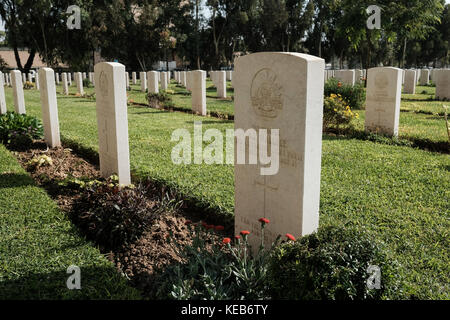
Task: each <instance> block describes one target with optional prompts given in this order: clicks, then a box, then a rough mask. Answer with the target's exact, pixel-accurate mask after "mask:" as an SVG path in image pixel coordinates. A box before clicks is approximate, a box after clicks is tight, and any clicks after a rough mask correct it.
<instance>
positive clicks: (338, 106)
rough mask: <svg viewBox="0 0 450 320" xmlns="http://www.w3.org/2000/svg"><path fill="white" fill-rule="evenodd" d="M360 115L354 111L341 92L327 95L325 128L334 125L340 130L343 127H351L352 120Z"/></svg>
mask: <svg viewBox="0 0 450 320" xmlns="http://www.w3.org/2000/svg"><path fill="white" fill-rule="evenodd" d="M358 117H359V116H358V114H357V113H354V112H353V111H352V109H351V108H350V106H349V105H347V103H346V102H345V101H344V100H343V98H342V97H341V95H340V94H338V95H336V94H334V93H332V94H331V95H330V96H329V97H325V99H324V101H323V127H324V130H327V129H330V128H332V127H335V128H336V129H338V130H339V129H340V128H342V127H349V126H350V125H351V121H352V120H353V119H354V118H358Z"/></svg>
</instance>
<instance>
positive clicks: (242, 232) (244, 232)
mask: <svg viewBox="0 0 450 320" xmlns="http://www.w3.org/2000/svg"><path fill="white" fill-rule="evenodd" d="M249 234H250V231H247V230H242V231H241V235H243V236H248V235H249Z"/></svg>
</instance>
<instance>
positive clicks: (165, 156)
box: [7, 91, 450, 298]
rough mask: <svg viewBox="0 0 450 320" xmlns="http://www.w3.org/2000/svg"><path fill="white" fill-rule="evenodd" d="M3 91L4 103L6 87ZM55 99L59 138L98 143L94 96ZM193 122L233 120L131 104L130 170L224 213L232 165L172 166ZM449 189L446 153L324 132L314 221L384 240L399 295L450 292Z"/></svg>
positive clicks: (211, 124)
mask: <svg viewBox="0 0 450 320" xmlns="http://www.w3.org/2000/svg"><path fill="white" fill-rule="evenodd" d="M7 96H8V105H9V108H10V109H11V108H12V99H11V95H10V91H7ZM25 99H26V102H27V110H28V113H29V114H33V115H36V116H39V117H40V106H39V98H38V95H37V94H36V93H35V92H32V91H26V98H25ZM58 103H59V117H60V121H61V132H62V134H63V137H64V138H65V139H66V140H72V141H77V142H79V143H80V144H81V145H83V146H85V147H87V148H91V149H93V150H97V149H98V147H97V130H96V115H95V103H94V102H93V101H92V100H88V99H81V98H75V97H61V96H60V97H59V99H58ZM413 116H418V114H413ZM194 121H203V127H204V128H203V129H204V130H205V129H208V128H217V129H219V130H220V131H222V132H223V131H224V130H225V129H227V128H232V127H233V122H232V121H221V120H219V119H214V118H205V117H198V116H193V115H189V114H185V113H179V112H174V113H172V112H166V111H162V110H154V109H147V108H141V107H130V108H129V135H130V152H131V166H132V169H133V171H134V172H135V173H136V174H138V175H140V176H149V177H151V178H153V179H156V180H159V181H161V182H163V183H165V184H167V185H169V186H173V187H175V188H177V189H178V190H181V191H182V192H183V193H185V194H186V195H189V196H190V197H193V198H194V199H195V200H196V201H198V202H199V203H201V204H203V205H207V206H210V207H211V208H213V209H214V210H216V211H222V212H224V213H228V214H230V215H231V214H232V213H233V204H234V186H233V167H232V166H229V165H183V166H177V165H174V164H173V163H172V161H171V157H170V154H171V150H172V147H173V146H174V145H175V144H176V142H171V141H170V138H171V134H172V132H173V130H175V129H179V128H186V129H188V130H189V131H190V132H192V131H193V122H194ZM449 190H450V157H449V156H448V155H445V154H436V153H430V152H426V151H422V150H417V149H413V148H409V147H397V146H388V145H382V144H376V143H373V142H369V141H361V140H354V139H343V138H340V139H337V138H331V137H327V136H325V137H324V142H323V163H322V181H321V206H320V224H321V225H331V224H333V225H339V224H345V223H350V224H354V225H357V226H360V227H365V228H366V229H368V230H369V231H370V232H373V234H374V237H376V238H378V239H381V240H384V241H386V242H387V243H388V245H389V247H390V249H391V250H392V252H393V255H392V257H395V258H396V259H397V260H398V261H399V263H400V270H399V274H400V276H401V278H402V279H403V280H404V281H405V285H404V292H401V293H400V295H401V296H402V297H407V298H409V297H411V295H413V296H416V297H418V298H450V295H449V292H450V279H449V274H450V272H449V271H450V267H449V266H450V264H449V262H450V261H449V250H448V248H449V247H450V246H449V237H448V232H449V230H450V223H449V205H448V203H449V202H448V200H449V196H450V193H449V192H450V191H449Z"/></svg>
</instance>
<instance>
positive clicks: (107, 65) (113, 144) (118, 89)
mask: <svg viewBox="0 0 450 320" xmlns="http://www.w3.org/2000/svg"><path fill="white" fill-rule="evenodd" d="M94 71H95V83H97V86H96V87H95V96H96V105H97V124H98V142H99V156H100V171H101V174H102V176H103V177H109V176H111V175H113V174H117V175H118V176H119V183H120V184H124V185H128V184H130V183H131V177H130V154H129V145H128V115H127V95H126V88H125V85H126V81H125V66H124V65H122V64H120V63H115V62H100V63H98V64H96V65H95V67H94Z"/></svg>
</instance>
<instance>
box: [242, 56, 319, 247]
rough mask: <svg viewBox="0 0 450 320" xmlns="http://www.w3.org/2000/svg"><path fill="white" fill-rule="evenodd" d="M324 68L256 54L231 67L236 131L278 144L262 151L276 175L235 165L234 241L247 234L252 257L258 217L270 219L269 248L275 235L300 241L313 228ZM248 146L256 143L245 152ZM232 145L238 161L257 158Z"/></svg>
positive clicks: (313, 61)
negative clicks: (254, 133)
mask: <svg viewBox="0 0 450 320" xmlns="http://www.w3.org/2000/svg"><path fill="white" fill-rule="evenodd" d="M324 68H325V62H324V60H323V59H321V58H318V57H314V56H311V55H307V54H300V53H284V52H283V53H281V52H262V53H255V54H251V55H247V56H243V57H240V58H237V59H236V60H235V71H234V80H233V81H234V83H235V96H234V97H235V129H236V130H237V129H243V130H244V131H246V130H249V129H254V130H257V132H258V130H259V129H267V130H268V131H267V136H268V137H270V136H271V134H272V132H273V130H279V141H277V140H278V139H275V140H274V141H271V139H270V138H268V143H267V145H271V147H270V149H271V150H270V151H269V152H267V153H271V154H275V155H276V154H279V170H278V171H277V172H270V174H272V175H269V172H265V174H266V175H263V172H262V171H261V170H262V169H264V168H265V169H268V168H267V167H268V166H266V165H262V164H261V162H260V161H261V159H259V160H258V164H256V165H255V164H248V160H246V163H247V164H239V163H236V164H235V233H236V234H239V233H240V231H241V230H248V231H250V232H252V234H251V236H250V237H249V241H250V243H251V244H252V247H253V249H254V250H257V249H258V247H259V242H260V238H261V233H260V222H258V219H259V218H261V217H265V218H268V219H270V224H268V225H266V227H265V233H264V234H265V244H266V245H267V246H268V245H270V244H271V243H272V241H274V240H275V239H276V237H277V236H278V235H280V234H281V235H284V234H286V233H290V234H292V235H294V236H295V237H300V236H304V235H307V234H310V233H312V232H314V231H316V230H317V228H318V226H319V199H320V170H321V157H322V119H323V89H324V81H323V77H322V75H323V70H324ZM260 132H261V131H259V133H258V135H259V139H260V140H262V139H261V134H260ZM263 137H264V135H263ZM239 140H241V142H239ZM252 140H256V137H255V139H249V143H248V144H250V143H251V142H252ZM236 141H237V143H236V145H235V158H236V159H238V158H239V155H241V156H242V155H243V154H245V155H246V158H248V157H249V156H250V155H255V156H257V155H256V149H255V150H253V151H249V150H248V149H250V148H245V149H247V150H245V153H243V152H240V150H241V149H242V147H245V146H246V145H248V144H247V141H245V142H243V139H239V138H236ZM260 147H261V144H260V142H259V143H258V148H260ZM278 147H279V152H278V150H277V149H278ZM264 149H266V148H264ZM274 158H275V157H272V159H274ZM272 165H273V163H272Z"/></svg>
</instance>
